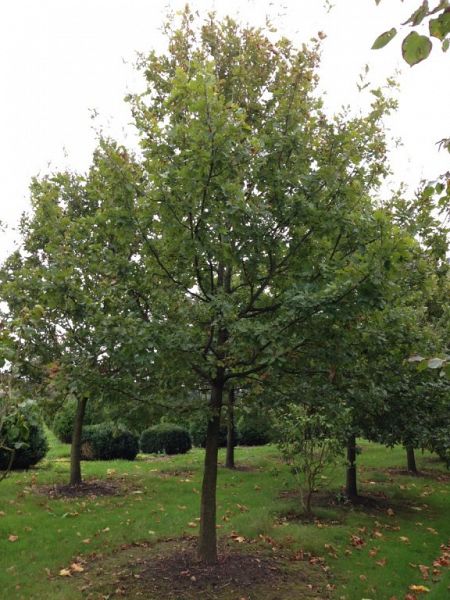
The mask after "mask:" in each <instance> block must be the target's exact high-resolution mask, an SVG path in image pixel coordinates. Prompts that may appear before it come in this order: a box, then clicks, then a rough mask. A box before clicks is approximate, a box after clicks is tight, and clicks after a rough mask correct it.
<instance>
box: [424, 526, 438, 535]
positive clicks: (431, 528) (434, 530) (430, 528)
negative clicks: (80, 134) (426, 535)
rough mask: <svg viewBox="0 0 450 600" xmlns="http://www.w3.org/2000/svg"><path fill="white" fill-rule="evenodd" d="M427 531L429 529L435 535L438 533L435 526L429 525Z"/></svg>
mask: <svg viewBox="0 0 450 600" xmlns="http://www.w3.org/2000/svg"><path fill="white" fill-rule="evenodd" d="M427 531H429V532H430V533H432V534H433V535H437V534H438V532H437V531H436V529H433V527H427Z"/></svg>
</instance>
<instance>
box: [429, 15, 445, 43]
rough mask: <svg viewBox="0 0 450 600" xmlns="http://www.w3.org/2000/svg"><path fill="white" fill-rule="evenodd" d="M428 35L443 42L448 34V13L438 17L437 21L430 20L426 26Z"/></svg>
mask: <svg viewBox="0 0 450 600" xmlns="http://www.w3.org/2000/svg"><path fill="white" fill-rule="evenodd" d="M428 26H429V29H430V35H432V36H433V37H435V38H438V40H443V39H444V38H445V36H446V35H447V34H448V33H450V13H448V12H445V13H442V15H439V17H438V18H437V19H430V22H429V24H428Z"/></svg>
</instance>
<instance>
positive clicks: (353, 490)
mask: <svg viewBox="0 0 450 600" xmlns="http://www.w3.org/2000/svg"><path fill="white" fill-rule="evenodd" d="M345 494H346V496H347V498H349V499H350V500H353V499H354V498H357V497H358V487H357V485H356V436H354V435H352V436H350V438H349V440H348V444H347V478H346V484H345Z"/></svg>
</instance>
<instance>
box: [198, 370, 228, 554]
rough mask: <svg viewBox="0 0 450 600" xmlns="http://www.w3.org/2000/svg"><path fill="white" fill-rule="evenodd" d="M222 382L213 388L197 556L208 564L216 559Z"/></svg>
mask: <svg viewBox="0 0 450 600" xmlns="http://www.w3.org/2000/svg"><path fill="white" fill-rule="evenodd" d="M223 385H224V384H223V381H216V382H215V383H214V384H213V386H212V388H211V401H210V407H211V409H212V416H211V417H210V419H209V421H208V429H207V433H206V448H205V466H204V471H203V483H202V495H201V505H200V534H199V543H198V557H199V559H200V560H201V561H202V562H204V563H206V564H214V563H216V562H217V532H216V491H217V455H218V447H219V428H220V410H221V408H222V398H223Z"/></svg>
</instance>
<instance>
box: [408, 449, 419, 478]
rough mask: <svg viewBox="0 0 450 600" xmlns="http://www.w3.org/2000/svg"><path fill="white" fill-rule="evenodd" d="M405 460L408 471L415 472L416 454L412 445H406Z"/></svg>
mask: <svg viewBox="0 0 450 600" xmlns="http://www.w3.org/2000/svg"><path fill="white" fill-rule="evenodd" d="M406 461H407V464H408V471H409V472H410V473H415V474H417V473H418V471H417V465H416V456H415V454H414V448H413V447H412V446H406Z"/></svg>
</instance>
